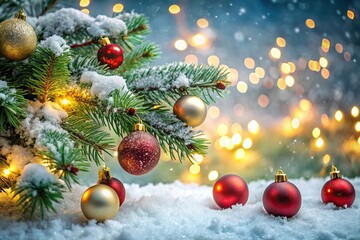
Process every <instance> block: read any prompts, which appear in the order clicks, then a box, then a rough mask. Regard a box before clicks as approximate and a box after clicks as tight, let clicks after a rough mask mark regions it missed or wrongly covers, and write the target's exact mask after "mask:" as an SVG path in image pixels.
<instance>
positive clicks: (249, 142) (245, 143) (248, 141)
mask: <svg viewBox="0 0 360 240" xmlns="http://www.w3.org/2000/svg"><path fill="white" fill-rule="evenodd" d="M242 146H243V148H245V149H249V148H251V146H252V140H251V139H250V138H245V139H244V141H243V143H242Z"/></svg>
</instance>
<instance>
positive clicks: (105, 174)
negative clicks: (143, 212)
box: [98, 167, 126, 206]
mask: <svg viewBox="0 0 360 240" xmlns="http://www.w3.org/2000/svg"><path fill="white" fill-rule="evenodd" d="M98 183H100V184H105V185H108V186H109V187H111V188H112V189H114V191H115V192H116V194H117V195H118V197H119V204H120V206H121V205H122V204H123V203H124V201H125V195H126V192H125V187H124V184H123V183H122V182H121V181H120V180H119V179H117V178H114V177H111V174H110V168H108V167H105V168H103V169H101V170H100V171H99V181H98Z"/></svg>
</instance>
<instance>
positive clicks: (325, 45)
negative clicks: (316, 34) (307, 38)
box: [321, 38, 330, 50]
mask: <svg viewBox="0 0 360 240" xmlns="http://www.w3.org/2000/svg"><path fill="white" fill-rule="evenodd" d="M321 47H322V48H323V50H324V49H326V50H328V49H329V48H330V41H329V39H327V38H323V40H322V42H321Z"/></svg>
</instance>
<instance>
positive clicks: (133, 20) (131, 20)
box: [116, 12, 150, 52]
mask: <svg viewBox="0 0 360 240" xmlns="http://www.w3.org/2000/svg"><path fill="white" fill-rule="evenodd" d="M116 18H118V19H121V20H122V21H124V22H125V24H126V27H127V32H126V33H124V34H121V35H120V36H119V37H118V38H117V39H118V40H120V42H119V43H120V44H121V41H124V42H126V44H125V45H123V44H121V46H122V47H124V50H125V52H126V51H130V50H132V48H133V47H134V46H136V45H139V44H141V43H143V39H144V36H145V35H147V34H149V33H150V28H149V21H148V19H147V18H146V17H145V16H144V15H141V14H137V13H134V12H131V13H124V14H119V15H117V16H116Z"/></svg>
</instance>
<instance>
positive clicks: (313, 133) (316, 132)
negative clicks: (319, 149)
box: [312, 128, 321, 138]
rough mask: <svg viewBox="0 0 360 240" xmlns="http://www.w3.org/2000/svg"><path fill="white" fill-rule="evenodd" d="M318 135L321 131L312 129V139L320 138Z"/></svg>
mask: <svg viewBox="0 0 360 240" xmlns="http://www.w3.org/2000/svg"><path fill="white" fill-rule="evenodd" d="M320 134H321V131H320V129H319V128H314V129H313V130H312V135H313V137H314V138H318V137H320Z"/></svg>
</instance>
